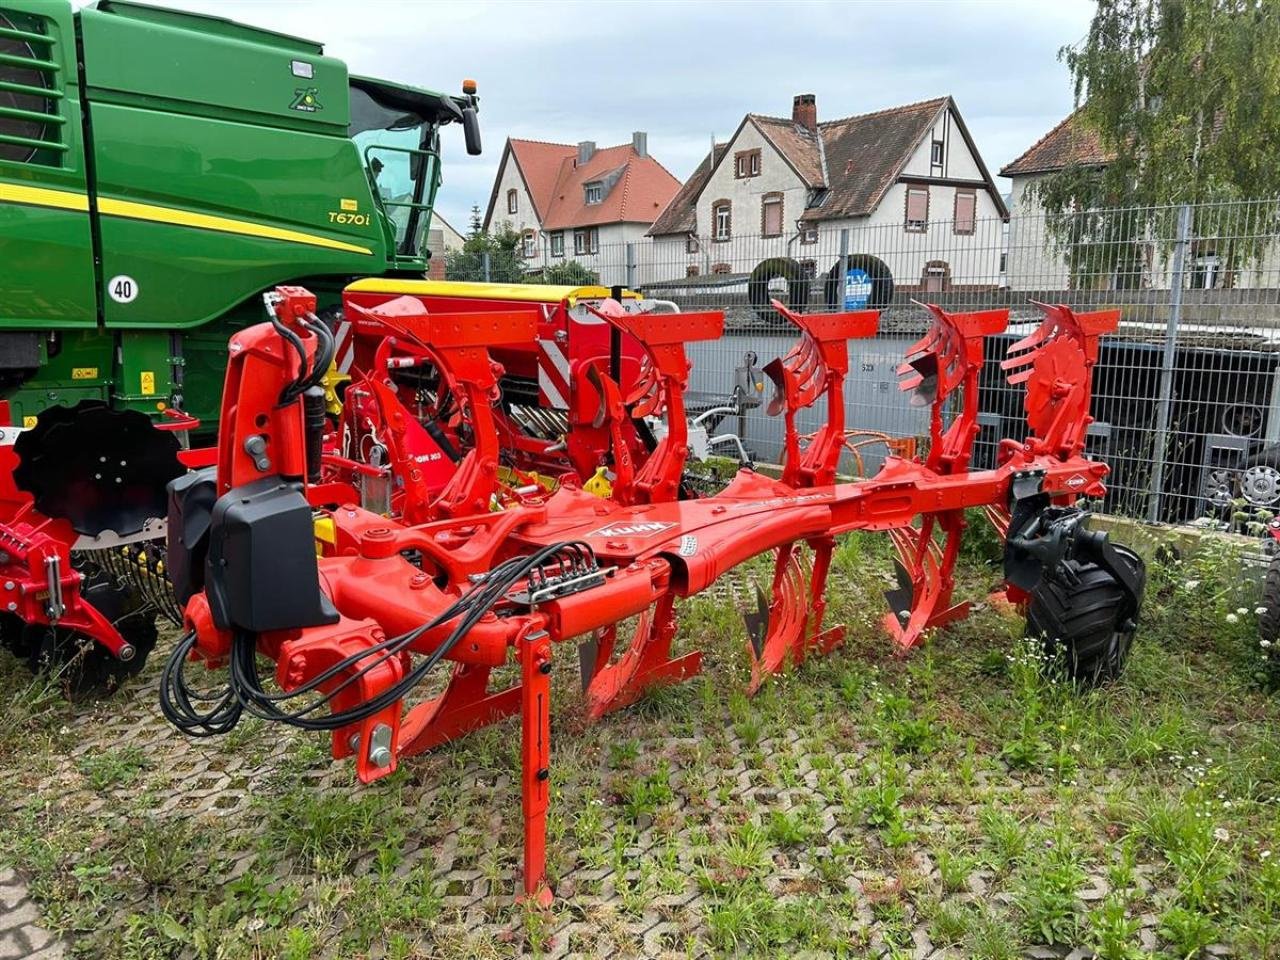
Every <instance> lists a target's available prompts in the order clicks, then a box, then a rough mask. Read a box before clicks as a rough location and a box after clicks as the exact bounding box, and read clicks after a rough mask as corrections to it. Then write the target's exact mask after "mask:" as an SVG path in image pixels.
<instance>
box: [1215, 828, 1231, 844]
mask: <svg viewBox="0 0 1280 960" xmlns="http://www.w3.org/2000/svg"><path fill="white" fill-rule="evenodd" d="M1213 839H1215V840H1217V841H1218V842H1219V843H1226V842H1227V841H1228V840H1230V839H1231V834H1229V833H1227V831H1226V830H1225V829H1224V828H1222V827H1218V828H1217V829H1215V830H1214V831H1213Z"/></svg>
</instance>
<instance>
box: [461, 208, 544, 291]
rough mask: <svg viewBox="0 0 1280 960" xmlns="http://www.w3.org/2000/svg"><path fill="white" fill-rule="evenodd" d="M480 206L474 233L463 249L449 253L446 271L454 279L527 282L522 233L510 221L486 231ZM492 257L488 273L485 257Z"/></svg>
mask: <svg viewBox="0 0 1280 960" xmlns="http://www.w3.org/2000/svg"><path fill="white" fill-rule="evenodd" d="M479 212H480V211H479V208H476V207H473V208H472V215H471V233H470V235H469V236H468V237H467V238H466V239H465V240H463V242H462V249H461V250H455V251H451V252H450V253H448V254H447V255H446V256H445V260H444V275H445V277H447V278H448V279H450V280H469V281H472V282H480V281H484V280H489V281H492V282H493V283H525V282H527V280H528V277H526V275H525V269H524V262H523V259H522V258H521V256H520V234H519V232H517V231H516V230H515V229H514V228H513V227H512V226H511V224H510V223H507V222H503V223H501V224H499V225H498V228H497V230H496V231H494V232H492V233H486V232H485V230H484V229H483V227H482V226H481V224H480V221H479ZM486 255H487V257H488V264H489V269H488V274H487V275H486V272H485V259H486Z"/></svg>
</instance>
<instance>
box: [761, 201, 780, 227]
mask: <svg viewBox="0 0 1280 960" xmlns="http://www.w3.org/2000/svg"><path fill="white" fill-rule="evenodd" d="M764 233H765V236H767V237H776V236H777V235H778V234H780V233H782V201H781V200H778V199H776V198H773V199H769V200H766V201H764Z"/></svg>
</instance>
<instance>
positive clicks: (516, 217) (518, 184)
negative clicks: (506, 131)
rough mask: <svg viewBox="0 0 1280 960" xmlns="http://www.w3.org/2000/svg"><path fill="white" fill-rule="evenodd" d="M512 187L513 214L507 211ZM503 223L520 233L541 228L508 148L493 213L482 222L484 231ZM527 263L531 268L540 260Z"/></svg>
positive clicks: (500, 169) (499, 171) (499, 177)
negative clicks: (508, 192) (513, 195)
mask: <svg viewBox="0 0 1280 960" xmlns="http://www.w3.org/2000/svg"><path fill="white" fill-rule="evenodd" d="M513 189H514V190H515V191H516V208H517V209H516V212H515V213H514V214H511V213H508V212H507V191H508V190H513ZM504 223H505V224H510V225H511V228H512V229H513V230H516V231H518V232H519V233H521V234H523V233H524V232H525V231H526V230H534V231H537V232H538V233H539V234H540V233H541V229H542V224H541V223H539V222H538V215H537V213H536V212H535V211H534V208H533V199H532V198H531V197H530V196H529V190H528V188H527V187H526V186H525V183H524V178H523V177H521V176H520V168H519V166H517V164H516V160H515V156H514V155H513V154H512V152H511V151H510V150H509V149H508V150H506V151H505V152H504V154H503V157H502V166H501V167H500V168H499V170H498V194H497V200H495V201H494V204H493V213H492V214H491V215H490V216H489V218H488V219H486V220H485V222H484V228H485V230H486V231H492V230H496V229H497V228H498V227H500V226H501V225H502V224H504ZM538 247H539V248H540V247H541V240H539V241H538ZM527 263H528V264H529V266H530V268H533V267H536V266H540V265H541V260H540V258H539V257H537V256H535V257H534V259H532V260H529V261H527Z"/></svg>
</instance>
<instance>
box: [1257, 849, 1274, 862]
mask: <svg viewBox="0 0 1280 960" xmlns="http://www.w3.org/2000/svg"><path fill="white" fill-rule="evenodd" d="M1270 856H1271V851H1270V850H1263V851H1262V852H1261V853H1259V854H1258V859H1259V860H1266V859H1267V858H1268V857H1270Z"/></svg>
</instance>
